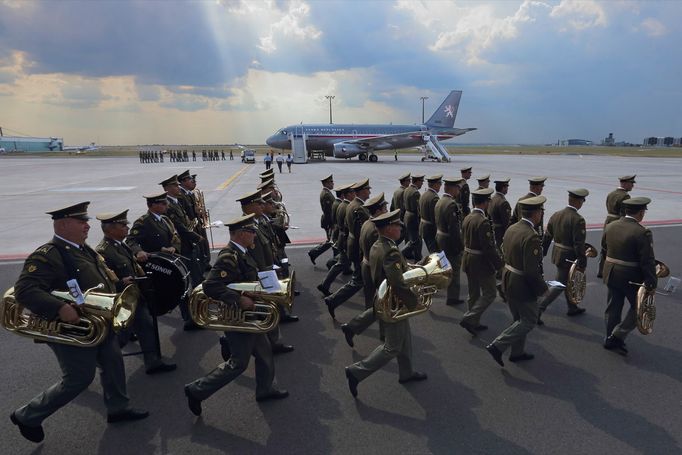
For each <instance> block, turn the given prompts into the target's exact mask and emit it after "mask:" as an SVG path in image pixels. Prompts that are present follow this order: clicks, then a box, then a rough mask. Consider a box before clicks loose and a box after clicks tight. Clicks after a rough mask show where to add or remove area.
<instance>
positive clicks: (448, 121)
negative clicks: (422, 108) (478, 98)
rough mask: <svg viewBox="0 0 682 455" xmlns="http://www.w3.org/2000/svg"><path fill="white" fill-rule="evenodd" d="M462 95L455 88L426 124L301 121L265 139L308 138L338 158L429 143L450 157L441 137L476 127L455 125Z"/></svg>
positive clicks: (274, 143) (285, 143)
mask: <svg viewBox="0 0 682 455" xmlns="http://www.w3.org/2000/svg"><path fill="white" fill-rule="evenodd" d="M461 97H462V92H461V91H460V90H453V91H451V92H450V94H449V95H448V96H447V97H446V98H445V100H444V101H443V103H441V105H440V107H439V108H438V109H437V110H436V111H435V112H434V113H433V115H432V116H431V118H429V120H428V121H427V122H426V123H424V124H423V125H390V124H388V125H372V124H357V125H356V124H329V125H326V124H300V125H291V126H287V127H285V128H282V129H280V130H278V131H277V132H276V133H275V134H273V135H272V136H270V137H269V138H268V139H267V140H266V141H265V142H266V143H267V144H268V145H269V146H270V147H273V148H278V149H287V150H290V149H291V141H292V139H294V138H305V144H306V149H307V150H309V151H316V150H319V151H324V152H325V154H326V155H328V156H333V157H335V158H351V157H354V156H357V157H358V159H359V160H361V161H364V160H366V159H368V158H369V161H373V162H374V161H377V159H378V158H377V155H376V154H375V153H374V152H375V151H376V150H390V149H402V148H410V147H419V146H427V147H429V148H430V149H431V151H432V152H433V154H434V155H435V156H437V157H438V158H439V159H442V160H444V161H449V160H450V156H449V155H448V153H447V151H446V150H445V148H444V147H443V146H442V145H441V144H440V142H439V141H441V140H446V139H451V138H453V137H455V136H461V135H462V134H464V133H467V132H469V131H473V130H475V129H476V128H454V124H455V117H457V110H458V108H459V101H460V99H461Z"/></svg>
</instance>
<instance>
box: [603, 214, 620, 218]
mask: <svg viewBox="0 0 682 455" xmlns="http://www.w3.org/2000/svg"><path fill="white" fill-rule="evenodd" d="M606 218H620V215H619V214H618V213H607V214H606Z"/></svg>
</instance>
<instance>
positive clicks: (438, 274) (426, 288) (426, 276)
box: [374, 253, 452, 322]
mask: <svg viewBox="0 0 682 455" xmlns="http://www.w3.org/2000/svg"><path fill="white" fill-rule="evenodd" d="M443 259H444V256H441V253H433V254H430V255H429V256H427V257H426V258H425V260H424V261H422V262H423V264H422V265H420V264H409V265H408V267H410V270H408V271H406V272H405V273H403V280H405V284H407V285H408V286H409V287H410V288H411V289H412V292H414V293H415V294H417V299H418V301H417V306H416V307H415V309H414V310H409V309H408V308H407V307H406V306H405V305H403V304H402V302H400V300H399V299H398V298H397V297H396V296H394V295H393V292H392V290H391V286H390V285H389V284H388V282H387V281H386V280H384V281H382V282H381V284H380V285H379V289H378V290H377V295H376V297H375V299H374V310H375V312H376V315H377V317H378V318H379V319H381V320H382V321H384V322H398V321H402V320H404V319H406V318H409V317H412V316H416V315H418V314H421V313H424V312H426V311H428V309H429V308H431V303H432V299H433V295H434V294H435V293H436V291H437V290H438V289H442V288H444V287H446V286H447V285H448V282H449V281H450V276H451V275H452V267H451V266H450V264H449V263H448V262H445V261H442V260H443Z"/></svg>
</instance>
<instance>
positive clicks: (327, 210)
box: [308, 175, 336, 264]
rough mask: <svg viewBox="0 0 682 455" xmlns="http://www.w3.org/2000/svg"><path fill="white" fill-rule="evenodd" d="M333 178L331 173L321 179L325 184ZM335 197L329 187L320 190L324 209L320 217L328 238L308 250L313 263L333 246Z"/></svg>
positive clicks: (321, 206)
mask: <svg viewBox="0 0 682 455" xmlns="http://www.w3.org/2000/svg"><path fill="white" fill-rule="evenodd" d="M331 180H332V175H329V176H327V177H325V178H324V179H322V180H321V181H322V183H323V184H324V183H325V182H328V181H331ZM335 199H336V198H335V197H334V194H332V191H331V190H330V189H329V188H327V187H322V191H321V192H320V208H321V209H322V216H321V217H320V227H321V228H322V229H324V233H325V235H326V237H327V240H326V241H325V242H323V243H320V244H319V245H317V246H316V247H315V248H313V249H312V250H310V251H309V252H308V255H309V256H310V259H311V260H312V261H313V264H314V263H315V259H316V258H317V257H318V256H320V255H321V254H322V253H324V252H325V251H327V250H328V249H329V248H331V246H332V243H331V242H330V240H331V237H332V229H333V227H334V220H333V218H334V217H333V215H332V208H333V205H334V201H335Z"/></svg>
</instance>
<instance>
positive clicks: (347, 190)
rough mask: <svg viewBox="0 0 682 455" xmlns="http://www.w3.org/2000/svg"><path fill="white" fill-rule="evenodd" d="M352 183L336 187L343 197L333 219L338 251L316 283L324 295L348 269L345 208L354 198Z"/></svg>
mask: <svg viewBox="0 0 682 455" xmlns="http://www.w3.org/2000/svg"><path fill="white" fill-rule="evenodd" d="M352 186H353V185H352V184H348V185H342V186H340V187H339V188H337V189H336V190H335V191H336V194H338V195H340V196H341V197H342V198H343V199H342V201H341V202H340V203H339V204H338V208H337V209H336V212H335V213H336V214H335V217H336V218H335V219H336V227H337V229H338V239H337V241H336V250H337V251H338V260H337V261H336V263H335V264H334V265H333V266H332V268H331V269H329V272H328V273H327V276H326V277H325V278H324V281H322V283H320V284H318V285H317V289H318V291H320V292H321V293H322V294H324V296H325V297H327V296H329V295H331V292H330V289H329V287H330V286H331V284H332V283H333V282H334V280H335V279H336V277H337V276H339V275H340V274H341V273H342V272H344V271H345V270H348V269H350V261H349V260H348V256H347V254H346V247H347V245H346V243H347V242H346V239H347V237H348V232H346V223H345V220H346V209H347V208H348V206H349V205H350V203H351V201H352V200H353V199H355V190H354V189H353V188H352Z"/></svg>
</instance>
